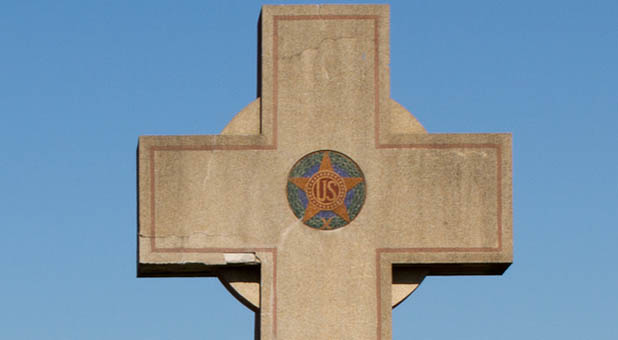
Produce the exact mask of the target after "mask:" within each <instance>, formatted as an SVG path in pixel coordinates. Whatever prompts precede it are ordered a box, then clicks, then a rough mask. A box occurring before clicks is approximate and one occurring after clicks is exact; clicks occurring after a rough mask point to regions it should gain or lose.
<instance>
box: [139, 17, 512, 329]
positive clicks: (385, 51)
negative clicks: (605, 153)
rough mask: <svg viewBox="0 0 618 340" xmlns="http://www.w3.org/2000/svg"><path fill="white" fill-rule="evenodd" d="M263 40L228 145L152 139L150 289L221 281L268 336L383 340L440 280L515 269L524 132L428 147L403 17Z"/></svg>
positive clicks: (144, 208)
mask: <svg viewBox="0 0 618 340" xmlns="http://www.w3.org/2000/svg"><path fill="white" fill-rule="evenodd" d="M260 30H261V31H260V37H261V39H260V40H261V41H260V51H259V63H260V72H259V76H260V79H259V90H258V92H259V98H258V99H256V100H255V101H254V102H253V103H251V104H249V106H247V107H246V108H245V109H244V110H243V111H241V112H240V113H239V114H237V116H236V117H235V118H234V119H233V120H232V121H231V122H230V124H229V125H228V126H227V127H226V128H225V130H224V131H223V133H222V134H221V135H203V136H142V137H140V139H139V155H138V161H139V162H138V167H139V170H138V173H139V189H138V191H139V193H138V194H139V240H138V248H139V250H138V253H139V254H138V275H139V276H219V277H220V278H221V279H222V281H223V282H224V283H225V284H226V285H227V286H228V288H229V289H230V290H231V291H232V292H233V293H234V294H235V295H236V296H237V297H239V298H240V299H242V300H243V301H244V302H245V303H246V304H247V305H248V306H250V307H253V308H254V309H255V310H256V311H258V313H259V314H258V316H259V318H258V322H257V329H258V332H259V337H260V339H261V340H274V339H284V340H295V339H308V340H309V339H311V340H314V339H355V340H362V339H372V340H374V339H377V340H386V339H390V338H391V308H392V306H393V305H394V304H396V303H397V302H399V301H400V300H401V299H403V298H405V296H406V295H407V294H409V293H410V292H411V291H412V290H413V289H414V288H415V287H416V285H417V284H418V283H419V282H420V280H422V278H423V277H424V276H425V275H499V274H502V273H503V272H504V271H505V270H506V268H507V267H508V266H509V265H510V263H511V262H512V208H511V207H512V203H511V202H512V200H511V192H512V190H511V187H512V184H511V171H512V170H511V136H510V135H509V134H428V133H426V132H425V130H424V128H423V127H422V126H421V125H420V124H419V123H418V122H417V121H416V119H415V118H414V117H413V116H412V115H411V114H409V113H408V112H407V111H406V110H405V109H404V108H403V107H402V106H400V105H399V104H397V103H396V102H395V101H393V100H392V99H391V98H390V88H389V86H390V79H389V8H388V6H383V5H380V6H377V5H353V6H347V5H346V6H342V5H320V6H264V7H263V8H262V14H261V22H260Z"/></svg>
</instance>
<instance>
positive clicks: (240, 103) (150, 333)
mask: <svg viewBox="0 0 618 340" xmlns="http://www.w3.org/2000/svg"><path fill="white" fill-rule="evenodd" d="M307 2H309V1H307ZM354 2H356V3H359V2H364V1H354ZM261 4H262V3H260V2H256V1H225V2H223V1H217V2H214V1H212V2H207V1H9V0H3V1H1V2H0V118H1V119H0V127H1V129H2V134H0V188H1V191H0V228H1V230H2V234H1V235H2V237H0V268H2V269H1V270H0V338H2V339H37V340H38V339H63V340H64V339H115V340H116V339H131V340H135V339H183V340H188V339H253V338H252V334H253V314H252V312H250V311H249V310H247V309H246V308H245V307H243V306H242V305H241V304H240V303H238V302H237V301H236V300H235V299H234V298H233V297H232V296H231V295H229V294H228V293H227V292H226V291H225V289H224V288H223V287H222V286H221V285H220V284H219V282H218V281H217V280H216V279H209V278H195V279H172V278H166V279H137V278H136V277H135V252H136V249H135V247H136V216H135V215H136V208H135V205H136V190H135V181H136V178H135V177H136V173H135V148H136V145H137V137H138V136H139V135H143V134H216V133H219V132H220V130H221V129H222V128H223V127H224V126H225V124H226V123H227V122H228V121H229V120H230V119H231V118H232V117H233V115H234V114H235V113H236V112H238V111H239V110H240V109H242V108H243V107H244V106H245V105H246V104H248V103H249V102H251V101H252V100H253V99H254V98H255V92H256V90H255V84H256V25H257V18H258V14H259V11H260V6H261ZM390 4H391V61H392V64H391V80H392V84H391V89H392V97H393V98H394V99H395V100H397V101H398V102H400V103H401V104H403V105H404V106H405V107H406V108H408V109H409V110H410V111H411V112H412V113H413V114H414V115H415V116H416V117H417V118H418V119H419V120H420V122H421V123H422V124H423V125H424V126H425V127H426V129H427V130H428V131H429V132H512V133H513V141H514V150H513V151H514V152H513V162H514V163H513V164H514V188H513V189H514V230H515V263H514V264H513V265H512V266H511V268H510V269H509V270H508V271H507V272H506V273H505V275H504V276H501V277H489V276H488V277H430V278H428V279H426V280H425V282H424V283H423V284H422V285H421V287H420V288H419V289H418V290H417V291H416V292H415V293H414V294H413V295H412V297H411V298H410V299H408V300H407V301H406V302H405V303H404V304H403V305H401V306H400V307H398V308H397V309H396V310H395V311H394V339H396V340H407V339H471V340H478V339H517V340H519V339H608V340H609V339H616V338H618V293H617V287H618V269H617V268H618V265H617V264H616V260H617V259H618V256H617V247H616V244H617V243H618V212H617V210H618V151H617V150H616V148H617V147H618V137H617V136H618V134H617V131H616V130H617V127H618V1H613V0H612V1H583V0H582V1H564V0H563V1H508V2H506V1H489V0H487V1H391V2H390Z"/></svg>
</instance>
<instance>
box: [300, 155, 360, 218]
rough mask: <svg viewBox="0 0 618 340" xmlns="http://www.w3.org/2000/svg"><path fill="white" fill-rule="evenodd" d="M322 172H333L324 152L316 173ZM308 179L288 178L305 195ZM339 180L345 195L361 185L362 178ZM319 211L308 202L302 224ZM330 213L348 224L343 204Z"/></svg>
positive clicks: (346, 210)
mask: <svg viewBox="0 0 618 340" xmlns="http://www.w3.org/2000/svg"><path fill="white" fill-rule="evenodd" d="M324 170H327V171H332V172H335V170H334V169H333V166H332V164H331V161H330V157H329V156H328V152H324V157H322V163H321V164H320V169H319V170H318V172H320V171H324ZM309 179H311V177H293V178H290V182H292V183H294V184H295V185H296V186H297V187H298V188H300V190H302V191H304V192H305V193H307V188H306V186H307V182H309ZM341 179H342V180H343V182H344V183H345V187H346V194H347V192H348V191H350V190H351V189H352V188H354V187H355V186H356V185H357V184H358V183H361V182H362V181H363V178H362V177H341ZM320 211H322V209H320V208H319V207H317V206H316V205H315V204H313V203H311V200H309V203H308V204H307V208H306V209H305V215H304V216H303V222H307V221H308V220H309V219H311V218H312V217H313V216H315V215H316V214H317V213H319V212H320ZM332 212H334V213H335V214H337V215H339V216H340V217H341V218H343V219H344V220H345V221H346V222H348V223H350V216H349V215H348V208H346V206H345V203H342V204H341V205H339V206H337V207H335V208H334V209H332Z"/></svg>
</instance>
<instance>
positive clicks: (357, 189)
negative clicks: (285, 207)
mask: <svg viewBox="0 0 618 340" xmlns="http://www.w3.org/2000/svg"><path fill="white" fill-rule="evenodd" d="M365 192H366V185H365V177H364V176H363V172H362V171H361V169H360V168H359V167H358V165H357V164H356V163H354V161H353V160H351V159H350V158H349V157H348V156H346V155H344V154H342V153H340V152H336V151H331V150H321V151H315V152H312V153H310V154H308V155H305V156H304V157H303V158H301V159H300V160H299V161H298V162H296V164H294V166H293V167H292V170H290V174H289V176H288V183H287V195H288V202H289V203H290V208H292V211H293V212H294V215H296V217H298V218H299V219H300V220H302V221H303V223H305V224H306V225H308V226H309V227H311V228H315V229H320V230H332V229H337V228H341V227H343V226H345V225H347V224H348V223H350V222H352V220H354V218H356V216H358V214H359V212H360V210H361V208H362V206H363V203H365Z"/></svg>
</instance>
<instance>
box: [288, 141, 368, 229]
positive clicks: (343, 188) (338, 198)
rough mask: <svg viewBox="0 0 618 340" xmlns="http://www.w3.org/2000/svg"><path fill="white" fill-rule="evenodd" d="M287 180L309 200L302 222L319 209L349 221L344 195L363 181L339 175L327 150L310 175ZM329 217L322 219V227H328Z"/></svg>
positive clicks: (359, 178)
mask: <svg viewBox="0 0 618 340" xmlns="http://www.w3.org/2000/svg"><path fill="white" fill-rule="evenodd" d="M289 181H290V182H292V183H294V185H296V186H297V187H298V188H299V189H300V190H302V191H304V192H305V194H306V195H307V199H308V201H309V202H308V204H307V208H306V209H305V214H304V215H303V219H302V220H303V222H307V221H308V220H309V219H311V218H312V217H313V216H315V215H316V214H318V213H319V212H320V211H332V212H333V213H335V214H337V215H338V216H339V217H341V218H342V219H344V220H345V221H346V222H347V223H350V216H349V215H348V208H347V207H346V206H345V197H346V194H347V193H348V191H350V190H352V189H353V188H354V187H355V186H356V185H357V184H359V183H361V182H363V178H362V177H341V176H340V175H339V174H338V173H337V172H335V170H334V169H333V166H332V164H331V160H330V157H329V156H328V152H324V156H323V157H322V161H321V163H320V169H319V170H318V171H317V172H316V173H315V174H313V175H312V176H311V177H292V178H290V179H289ZM331 219H332V218H331ZM331 219H328V221H326V220H324V219H322V220H323V221H324V225H323V226H322V228H324V227H326V228H330V220H331Z"/></svg>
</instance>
